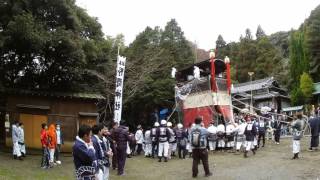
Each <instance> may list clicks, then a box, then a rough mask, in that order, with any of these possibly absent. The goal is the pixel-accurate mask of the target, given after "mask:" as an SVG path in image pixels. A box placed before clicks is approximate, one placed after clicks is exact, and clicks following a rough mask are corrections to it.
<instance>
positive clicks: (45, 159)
mask: <svg viewBox="0 0 320 180" xmlns="http://www.w3.org/2000/svg"><path fill="white" fill-rule="evenodd" d="M41 127H42V129H41V132H40V140H41V145H42V160H41V168H43V169H47V168H48V167H49V150H48V133H47V129H48V126H47V124H46V123H43V124H42V125H41Z"/></svg>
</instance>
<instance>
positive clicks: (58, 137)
mask: <svg viewBox="0 0 320 180" xmlns="http://www.w3.org/2000/svg"><path fill="white" fill-rule="evenodd" d="M56 133H57V144H61V135H60V130H57V131H56Z"/></svg>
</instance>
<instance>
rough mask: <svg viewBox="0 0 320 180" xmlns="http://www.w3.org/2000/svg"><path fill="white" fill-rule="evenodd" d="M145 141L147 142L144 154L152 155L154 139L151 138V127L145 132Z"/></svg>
mask: <svg viewBox="0 0 320 180" xmlns="http://www.w3.org/2000/svg"><path fill="white" fill-rule="evenodd" d="M144 143H145V150H144V155H145V156H146V157H151V156H152V139H151V130H150V128H147V130H146V132H145V133H144Z"/></svg>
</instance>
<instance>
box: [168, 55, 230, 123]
mask: <svg viewBox="0 0 320 180" xmlns="http://www.w3.org/2000/svg"><path fill="white" fill-rule="evenodd" d="M172 77H174V78H175V79H176V85H175V101H176V111H179V112H181V113H179V114H181V117H180V119H182V121H183V124H184V126H185V127H188V126H189V125H190V124H191V123H193V122H194V119H195V118H196V117H201V118H202V119H203V123H204V125H205V127H207V126H208V125H209V124H210V123H211V122H215V123H217V122H218V121H219V120H222V121H224V122H229V121H231V122H233V111H232V102H231V74H230V60H229V58H228V57H225V59H224V60H221V59H217V58H216V57H215V52H214V51H213V50H212V51H211V52H210V59H207V60H203V61H201V62H198V63H195V64H193V65H191V66H189V67H186V68H184V69H180V70H176V69H175V68H172Z"/></svg>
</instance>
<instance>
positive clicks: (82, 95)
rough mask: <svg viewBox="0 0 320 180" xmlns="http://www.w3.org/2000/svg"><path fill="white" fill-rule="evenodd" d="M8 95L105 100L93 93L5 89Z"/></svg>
mask: <svg viewBox="0 0 320 180" xmlns="http://www.w3.org/2000/svg"><path fill="white" fill-rule="evenodd" d="M6 93H8V94H19V95H30V96H47V97H58V98H76V99H105V97H104V96H102V95H101V94H95V93H83V92H80V93H72V92H44V91H31V90H18V89H10V90H9V89H7V90H6Z"/></svg>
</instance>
